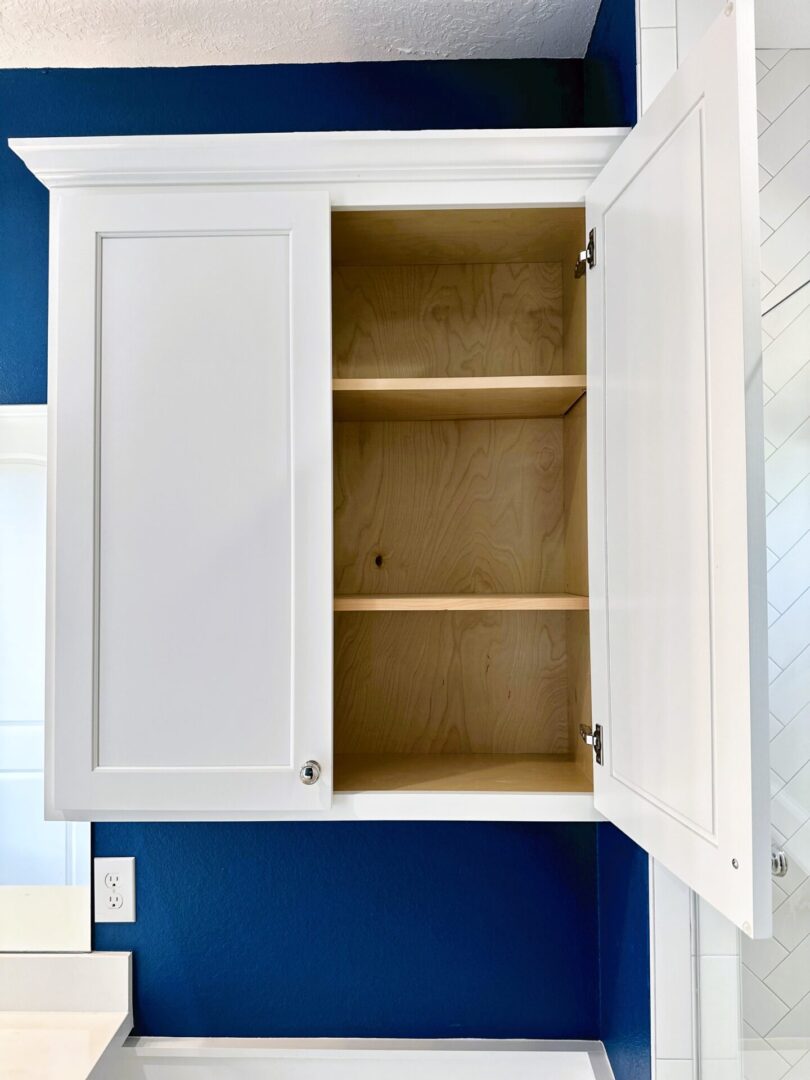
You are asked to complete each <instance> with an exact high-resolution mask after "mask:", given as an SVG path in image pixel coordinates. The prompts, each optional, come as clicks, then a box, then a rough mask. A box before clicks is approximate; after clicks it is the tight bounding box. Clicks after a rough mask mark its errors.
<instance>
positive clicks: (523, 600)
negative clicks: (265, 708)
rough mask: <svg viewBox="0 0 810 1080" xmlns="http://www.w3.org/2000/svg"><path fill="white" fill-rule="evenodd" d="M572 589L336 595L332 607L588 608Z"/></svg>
mask: <svg viewBox="0 0 810 1080" xmlns="http://www.w3.org/2000/svg"><path fill="white" fill-rule="evenodd" d="M587 610H588V597H587V596H577V595H575V594H574V593H535V594H528V593H526V594H520V595H508V594H505V593H482V594H480V595H474V594H471V593H462V594H458V595H455V596H422V595H417V594H411V595H405V596H336V597H335V611H587Z"/></svg>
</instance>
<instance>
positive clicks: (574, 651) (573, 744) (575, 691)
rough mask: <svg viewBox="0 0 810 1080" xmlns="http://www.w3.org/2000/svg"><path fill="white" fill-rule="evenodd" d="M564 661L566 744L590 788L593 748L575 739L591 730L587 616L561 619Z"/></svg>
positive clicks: (571, 616) (579, 613) (570, 615)
mask: <svg viewBox="0 0 810 1080" xmlns="http://www.w3.org/2000/svg"><path fill="white" fill-rule="evenodd" d="M565 637H566V660H567V663H568V733H569V734H568V740H569V746H570V748H571V751H572V753H573V756H574V760H575V761H576V762H577V764H578V765H579V768H580V769H581V770H582V772H583V773H584V775H585V776H586V777H587V778H588V781H589V783H590V784H593V748H592V747H590V746H587V745H586V744H585V743H584V742H583V741H582V739H581V738H580V736H579V726H580V724H584V725H585V727H591V725H592V722H593V718H592V715H591V643H590V637H589V628H588V614H587V612H571V613H570V614H568V615H566V616H565Z"/></svg>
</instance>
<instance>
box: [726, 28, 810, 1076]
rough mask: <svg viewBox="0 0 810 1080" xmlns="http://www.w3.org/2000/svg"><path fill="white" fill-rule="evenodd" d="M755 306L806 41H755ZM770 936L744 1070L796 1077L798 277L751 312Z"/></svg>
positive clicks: (793, 205)
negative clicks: (763, 510)
mask: <svg viewBox="0 0 810 1080" xmlns="http://www.w3.org/2000/svg"><path fill="white" fill-rule="evenodd" d="M757 70H758V75H759V86H758V109H759V116H758V121H759V161H760V185H761V189H760V214H761V219H762V220H761V237H762V306H763V311H767V310H768V309H769V308H771V307H772V306H773V305H774V304H775V303H777V301H779V300H782V299H783V298H784V297H787V296H788V295H789V294H790V293H791V292H792V291H793V290H794V289H796V288H797V287H798V286H800V285H801V284H802V283H803V282H805V281H807V279H808V278H810V49H792V50H779V49H763V50H759V51H758V53H757ZM763 372H764V380H765V457H766V466H765V487H766V492H767V496H766V498H767V511H768V518H767V539H768V601H769V622H770V629H769V633H768V645H769V648H768V654H769V657H770V672H771V675H770V678H771V686H770V706H771V795H772V801H771V824H772V830H773V836H774V839H775V840H776V841H777V842H778V843H779V844H780V845H782V846H783V847H784V848H785V850H786V851H787V853H788V858H789V859H790V872H789V874H788V876H787V877H785V878H782V879H781V880H779V881H778V882H775V883H774V936H773V938H772V939H771V940H770V941H760V942H751V941H749V940H748V939H747V938H744V937H743V938H742V960H743V969H742V974H743V978H742V986H743V1019H744V1034H745V1047H746V1052H745V1065H744V1068H745V1077H746V1080H810V286H808V287H807V288H805V289H802V290H801V291H800V292H798V293H797V294H796V295H795V296H793V297H792V298H791V299H788V300H786V301H785V303H783V304H781V305H780V306H779V307H778V308H776V309H775V310H774V311H772V312H771V313H770V314H766V315H765V316H764V318H763Z"/></svg>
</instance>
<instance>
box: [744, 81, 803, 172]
mask: <svg viewBox="0 0 810 1080" xmlns="http://www.w3.org/2000/svg"><path fill="white" fill-rule="evenodd" d="M757 117H758V120H757V123H758V126H759V142H758V144H757V146H758V151H759V160H760V162H761V163H762V164H763V165H764V166H765V168H766V169H767V170H768V172H769V173H771V175H775V174H776V173H778V172H779V170H780V169H782V168H784V166H785V165H787V163H788V162H789V161H790V159H791V158H792V157H793V155H794V154H797V153H798V152H799V150H801V148H802V147H803V146H804V144H805V143H806V142H807V136H808V132H810V87H808V88H807V89H806V90H805V91H804V92H803V93H801V94H799V96H798V97H797V98H796V100H795V101H793V102H791V104H790V105H788V107H787V108H786V109H785V111H784V112H783V113H782V115H781V116H778V117H777V118H776V120H774V121H772V122H769V121H768V119H767V117H763V115H762V113H761V112H758V113H757ZM760 117H761V118H762V120H763V121H764V124H763V125H759V118H760Z"/></svg>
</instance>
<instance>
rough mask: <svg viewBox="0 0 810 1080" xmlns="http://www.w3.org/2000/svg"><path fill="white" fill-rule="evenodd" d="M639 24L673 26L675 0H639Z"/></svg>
mask: <svg viewBox="0 0 810 1080" xmlns="http://www.w3.org/2000/svg"><path fill="white" fill-rule="evenodd" d="M639 26H640V27H641V28H642V29H649V28H651V27H656V26H671V27H674V26H675V0H639Z"/></svg>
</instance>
